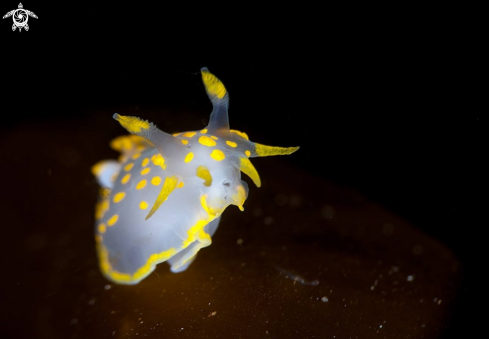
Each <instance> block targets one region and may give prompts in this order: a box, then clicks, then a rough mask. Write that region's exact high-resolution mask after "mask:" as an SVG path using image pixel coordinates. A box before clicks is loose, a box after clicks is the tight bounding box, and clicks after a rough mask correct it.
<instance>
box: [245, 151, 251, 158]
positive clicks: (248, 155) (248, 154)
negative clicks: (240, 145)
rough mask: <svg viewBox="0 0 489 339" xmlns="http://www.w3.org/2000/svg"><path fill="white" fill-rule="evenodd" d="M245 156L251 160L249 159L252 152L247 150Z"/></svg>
mask: <svg viewBox="0 0 489 339" xmlns="http://www.w3.org/2000/svg"><path fill="white" fill-rule="evenodd" d="M245 155H246V156H247V157H248V158H249V157H250V155H251V152H250V151H248V150H246V151H245Z"/></svg>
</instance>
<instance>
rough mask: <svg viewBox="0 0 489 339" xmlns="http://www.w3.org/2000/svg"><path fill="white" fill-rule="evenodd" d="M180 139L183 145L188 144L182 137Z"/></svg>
mask: <svg viewBox="0 0 489 339" xmlns="http://www.w3.org/2000/svg"><path fill="white" fill-rule="evenodd" d="M180 141H181V142H182V144H184V145H188V140H185V139H182V140H180Z"/></svg>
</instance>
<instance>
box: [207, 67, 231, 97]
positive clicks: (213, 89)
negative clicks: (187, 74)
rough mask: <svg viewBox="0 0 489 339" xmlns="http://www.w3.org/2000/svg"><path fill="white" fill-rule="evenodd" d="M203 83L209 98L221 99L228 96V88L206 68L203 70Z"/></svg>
mask: <svg viewBox="0 0 489 339" xmlns="http://www.w3.org/2000/svg"><path fill="white" fill-rule="evenodd" d="M201 73H202V81H203V82H204V85H205V89H206V90H207V93H208V94H209V96H216V97H218V98H219V99H222V98H224V96H225V95H226V88H225V87H224V85H223V84H222V82H221V80H219V79H218V78H217V77H216V76H215V75H214V74H212V73H210V72H209V71H208V70H207V69H206V68H204V69H202V70H201Z"/></svg>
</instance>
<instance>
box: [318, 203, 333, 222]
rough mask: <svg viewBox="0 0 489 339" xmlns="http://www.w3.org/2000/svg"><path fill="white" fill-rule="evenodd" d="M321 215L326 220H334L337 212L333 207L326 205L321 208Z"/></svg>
mask: <svg viewBox="0 0 489 339" xmlns="http://www.w3.org/2000/svg"><path fill="white" fill-rule="evenodd" d="M321 215H322V216H323V218H325V219H333V218H334V215H335V210H334V208H333V207H332V206H330V205H325V206H323V207H321Z"/></svg>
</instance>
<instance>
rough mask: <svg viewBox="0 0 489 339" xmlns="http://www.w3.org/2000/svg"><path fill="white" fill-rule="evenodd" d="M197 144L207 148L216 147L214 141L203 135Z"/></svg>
mask: <svg viewBox="0 0 489 339" xmlns="http://www.w3.org/2000/svg"><path fill="white" fill-rule="evenodd" d="M199 143H201V144H202V145H204V146H207V147H212V146H216V142H215V141H214V140H212V139H211V138H209V137H208V136H205V135H203V136H201V137H200V138H199Z"/></svg>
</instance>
